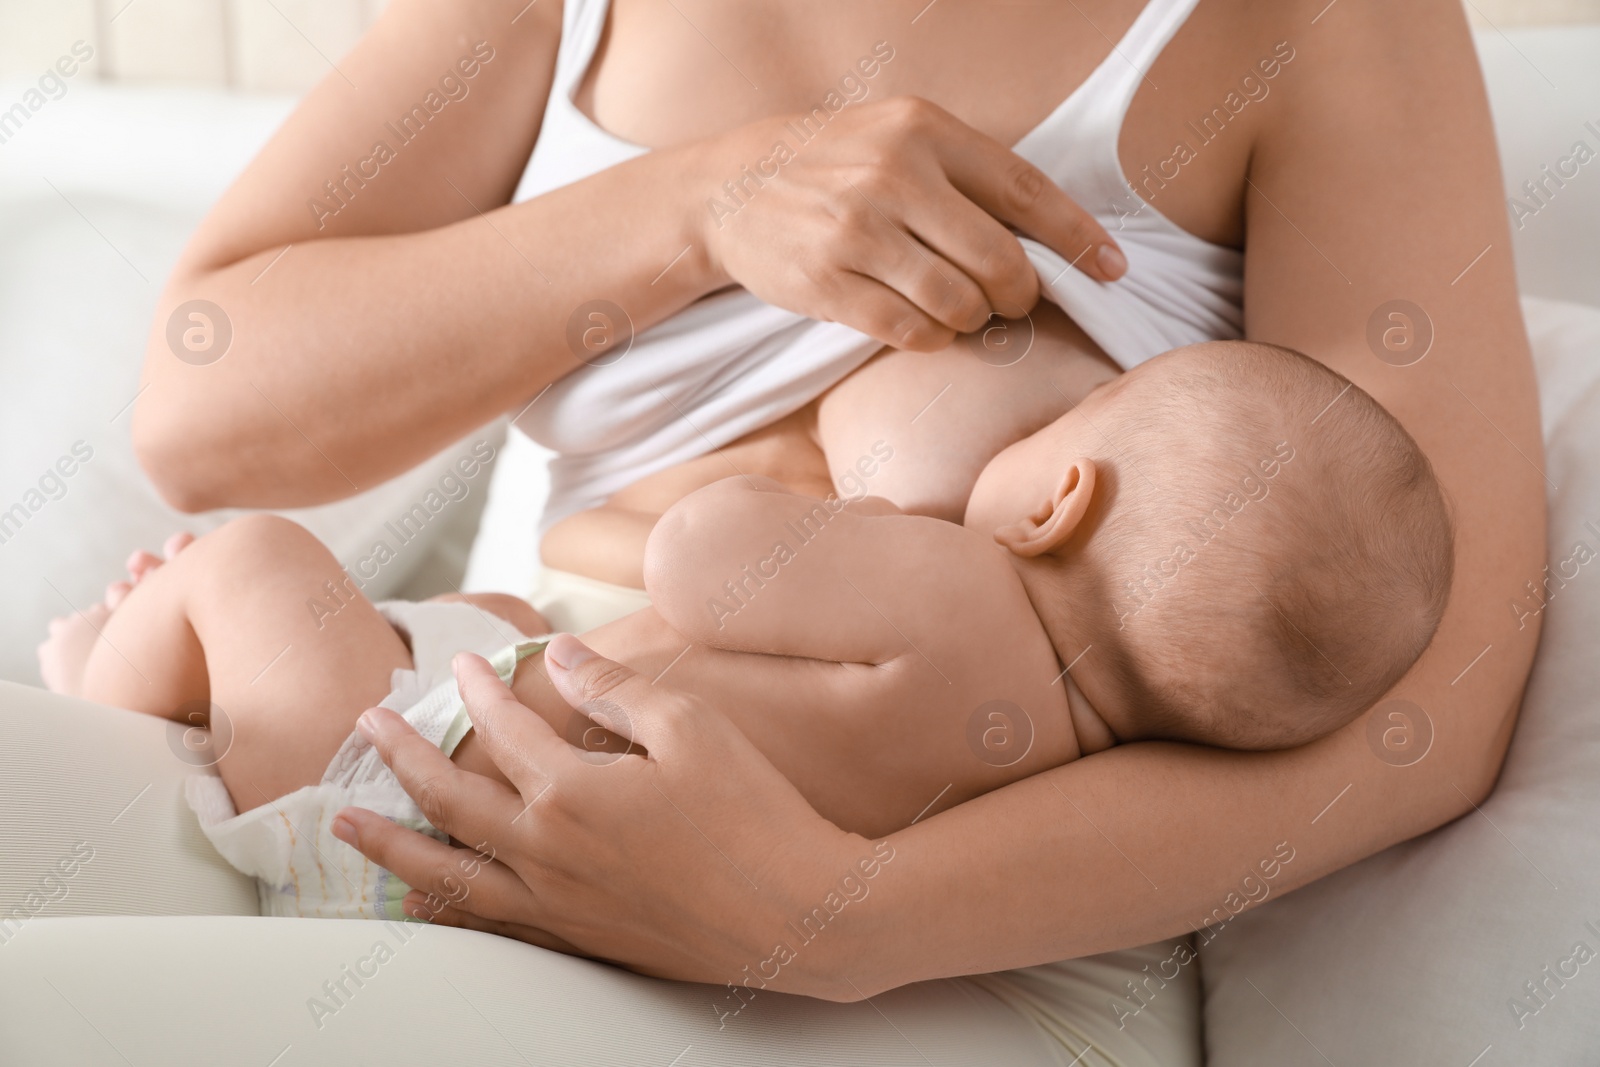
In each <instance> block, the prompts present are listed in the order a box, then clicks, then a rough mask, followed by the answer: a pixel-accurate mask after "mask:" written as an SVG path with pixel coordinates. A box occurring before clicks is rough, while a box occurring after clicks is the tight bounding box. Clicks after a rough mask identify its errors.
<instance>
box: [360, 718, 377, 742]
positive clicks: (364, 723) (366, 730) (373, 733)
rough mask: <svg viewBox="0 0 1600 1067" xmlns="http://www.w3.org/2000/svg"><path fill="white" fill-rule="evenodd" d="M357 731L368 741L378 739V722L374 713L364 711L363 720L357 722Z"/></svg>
mask: <svg viewBox="0 0 1600 1067" xmlns="http://www.w3.org/2000/svg"><path fill="white" fill-rule="evenodd" d="M356 730H357V731H359V732H360V734H361V736H362V737H365V738H366V739H367V740H368V741H376V740H377V739H378V720H377V719H375V718H373V717H372V712H370V711H363V712H362V713H361V718H359V719H357V720H356Z"/></svg>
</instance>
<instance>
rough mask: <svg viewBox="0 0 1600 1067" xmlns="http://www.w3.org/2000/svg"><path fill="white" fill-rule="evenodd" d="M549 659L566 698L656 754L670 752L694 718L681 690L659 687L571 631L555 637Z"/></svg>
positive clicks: (596, 720)
mask: <svg viewBox="0 0 1600 1067" xmlns="http://www.w3.org/2000/svg"><path fill="white" fill-rule="evenodd" d="M544 664H545V670H546V671H547V672H549V674H550V681H551V683H552V684H553V685H554V686H555V687H556V692H558V693H560V694H561V699H563V700H565V701H566V702H567V703H568V704H571V705H572V706H573V707H574V708H576V709H577V710H578V711H581V712H582V713H583V714H585V715H587V716H588V717H589V719H590V720H591V721H593V722H594V723H595V724H596V725H599V726H603V727H605V728H606V729H607V730H610V731H611V732H612V733H614V734H616V735H617V736H618V737H622V738H625V739H627V740H628V741H631V742H633V743H635V744H639V745H643V746H644V747H645V748H646V749H648V750H649V751H650V752H651V753H654V754H659V753H664V752H669V751H671V750H672V749H673V747H674V743H675V741H676V740H677V739H678V738H677V734H678V732H679V731H681V730H682V729H683V727H684V726H686V725H688V724H689V723H691V722H693V721H694V716H693V715H692V714H686V712H687V710H688V709H687V705H686V704H685V702H684V700H683V698H682V697H680V696H679V695H678V693H677V692H676V691H674V690H665V689H658V688H656V687H655V686H654V685H652V684H651V683H650V681H649V680H648V679H646V678H643V677H641V676H640V675H638V674H636V673H634V671H633V670H632V669H631V668H628V667H624V666H623V665H622V664H620V663H617V662H614V661H613V660H609V659H606V658H605V657H604V656H601V655H599V654H598V653H596V652H595V651H594V649H592V648H590V647H589V646H588V645H586V644H584V643H583V642H582V641H580V640H578V639H577V638H576V637H573V636H572V635H571V634H557V635H556V636H555V637H554V638H552V639H551V641H550V644H549V645H547V646H546V647H545V650H544Z"/></svg>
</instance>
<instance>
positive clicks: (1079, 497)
mask: <svg viewBox="0 0 1600 1067" xmlns="http://www.w3.org/2000/svg"><path fill="white" fill-rule="evenodd" d="M1093 498H1094V461H1093V460H1091V459H1080V460H1076V461H1075V462H1074V463H1073V464H1072V466H1070V467H1068V468H1067V470H1066V473H1065V474H1063V475H1062V476H1061V480H1060V481H1059V482H1058V483H1056V487H1055V490H1054V491H1053V492H1052V493H1051V494H1050V497H1049V499H1047V500H1045V501H1044V503H1043V504H1042V505H1041V506H1040V507H1039V510H1037V511H1036V512H1034V513H1033V514H1032V515H1029V516H1028V517H1027V518H1025V519H1023V520H1022V521H1021V522H1018V523H1013V524H1012V525H1010V526H1002V527H1000V529H998V530H996V531H995V532H994V539H995V540H996V541H998V542H999V543H1000V544H1001V545H1003V546H1004V547H1005V548H1007V549H1009V550H1010V551H1011V552H1014V553H1015V554H1017V555H1019V556H1027V557H1033V556H1042V555H1044V554H1045V553H1046V552H1054V551H1055V550H1056V549H1058V548H1060V547H1061V546H1062V545H1064V544H1066V543H1067V540H1068V539H1069V538H1070V537H1071V536H1072V534H1073V531H1075V530H1077V528H1078V524H1079V523H1080V522H1082V521H1083V516H1084V515H1085V514H1086V513H1087V512H1088V510H1089V503H1090V501H1091V500H1092V499H1093Z"/></svg>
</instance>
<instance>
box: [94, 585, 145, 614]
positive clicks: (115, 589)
mask: <svg viewBox="0 0 1600 1067" xmlns="http://www.w3.org/2000/svg"><path fill="white" fill-rule="evenodd" d="M131 592H133V583H132V582H112V583H111V584H110V585H108V586H106V602H105V605H104V607H105V610H106V611H107V612H108V613H109V612H112V611H116V610H117V608H118V607H119V606H121V604H122V602H123V600H125V599H126V598H127V596H128V594H129V593H131ZM93 610H94V609H93V608H90V609H89V611H93ZM89 611H85V612H84V614H85V615H87V614H89Z"/></svg>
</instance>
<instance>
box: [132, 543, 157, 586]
mask: <svg viewBox="0 0 1600 1067" xmlns="http://www.w3.org/2000/svg"><path fill="white" fill-rule="evenodd" d="M164 562H165V561H164V560H163V559H162V558H161V557H160V556H158V555H156V554H155V553H153V552H146V551H145V550H144V549H142V548H136V549H134V550H133V552H132V553H130V554H129V555H128V563H127V567H128V577H129V578H131V579H132V580H133V582H134V584H135V585H137V584H138V583H139V582H140V581H141V580H143V578H144V576H145V575H146V574H149V573H150V572H151V571H153V570H155V569H156V568H157V567H159V566H161V564H162V563H164Z"/></svg>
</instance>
